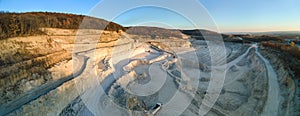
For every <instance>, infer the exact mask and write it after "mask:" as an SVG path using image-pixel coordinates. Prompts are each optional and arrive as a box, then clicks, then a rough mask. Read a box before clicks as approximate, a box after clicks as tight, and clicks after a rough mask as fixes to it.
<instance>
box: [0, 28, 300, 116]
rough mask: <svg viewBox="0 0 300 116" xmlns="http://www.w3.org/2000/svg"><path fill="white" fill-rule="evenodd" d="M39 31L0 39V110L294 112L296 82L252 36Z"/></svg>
mask: <svg viewBox="0 0 300 116" xmlns="http://www.w3.org/2000/svg"><path fill="white" fill-rule="evenodd" d="M43 31H45V33H46V35H39V36H28V37H16V38H9V39H5V40H0V43H1V46H0V48H1V51H0V64H1V69H0V84H1V86H0V116H2V115H9V116H10V115H11V116H14V115H49V116H54V115H61V116H65V115H72V116H73V115H78V116H81V115H83V116H86V115H91V116H93V115H95V116H98V115H111V116H119V115H120V116H121V115H122V116H123V115H134V116H135V115H141V116H144V115H146V114H145V110H150V109H151V108H152V107H153V106H154V105H155V104H156V103H162V104H163V105H162V107H161V109H160V110H159V112H158V113H157V114H155V115H157V116H173V115H183V116H194V115H195V116H197V115H206V116H225V115H230V116H239V115H241V116H257V115H262V116H283V115H286V116H292V115H299V112H298V111H299V107H297V104H298V103H299V102H298V101H297V100H299V99H298V98H297V96H298V95H296V93H297V90H298V89H299V88H298V86H297V83H298V82H297V81H296V80H294V79H293V78H292V77H291V76H290V75H289V73H287V72H288V71H286V70H285V69H284V68H280V67H282V65H284V64H283V61H282V60H281V59H279V58H276V55H274V54H273V53H272V52H267V48H262V47H261V46H260V45H259V44H257V43H252V44H241V43H230V42H225V43H224V44H223V43H219V44H214V45H213V46H208V43H207V42H206V41H204V40H197V39H193V38H191V37H188V36H187V35H183V37H182V38H178V37H168V38H160V39H153V38H147V37H144V36H143V37H142V36H140V35H133V34H127V33H126V32H111V31H102V30H92V29H82V30H71V29H56V28H45V29H43ZM100 34H101V37H99V35H100ZM224 52H225V53H224ZM221 54H224V55H221ZM212 57H213V59H214V60H212ZM213 73H217V74H213ZM222 74H224V75H223V76H224V77H225V78H224V79H218V78H216V77H215V75H222ZM213 81H214V82H218V83H220V90H219V92H216V93H213V92H210V91H208V89H209V85H210V83H212V82H213ZM212 94H216V95H217V98H216V99H215V100H214V97H210V96H211V95H212ZM207 102H211V105H209V104H210V103H207ZM203 108H204V109H207V111H206V112H201V109H203ZM203 113H204V114H203Z"/></svg>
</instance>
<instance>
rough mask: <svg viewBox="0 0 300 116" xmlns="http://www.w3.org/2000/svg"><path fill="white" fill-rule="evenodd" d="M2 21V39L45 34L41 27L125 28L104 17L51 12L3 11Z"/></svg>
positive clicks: (0, 20) (0, 35)
mask: <svg viewBox="0 0 300 116" xmlns="http://www.w3.org/2000/svg"><path fill="white" fill-rule="evenodd" d="M83 21H84V23H83V24H82V22H83ZM0 22H1V24H0V39H5V38H10V37H18V36H29V35H40V34H44V33H43V32H42V31H41V30H40V28H63V29H78V28H81V29H101V30H103V29H105V30H108V31H118V30H125V28H123V27H122V26H121V25H118V24H116V23H113V22H108V21H105V20H103V19H98V18H94V17H89V16H83V15H74V14H63V13H49V12H29V13H6V12H1V13H0Z"/></svg>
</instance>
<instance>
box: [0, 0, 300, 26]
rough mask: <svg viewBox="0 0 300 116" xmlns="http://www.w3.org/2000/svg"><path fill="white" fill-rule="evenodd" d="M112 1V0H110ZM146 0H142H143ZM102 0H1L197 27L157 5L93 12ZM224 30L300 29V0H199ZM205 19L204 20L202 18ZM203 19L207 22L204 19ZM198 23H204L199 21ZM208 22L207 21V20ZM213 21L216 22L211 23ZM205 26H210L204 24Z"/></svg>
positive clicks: (18, 7) (22, 8)
mask: <svg viewBox="0 0 300 116" xmlns="http://www.w3.org/2000/svg"><path fill="white" fill-rule="evenodd" d="M108 1H109V0H108ZM128 1H134V0H128ZM139 1H142V0H139ZM182 1H183V2H182V3H178V2H176V3H171V2H170V3H168V4H176V5H177V6H178V7H179V9H180V8H181V9H190V11H192V12H193V13H194V15H195V16H200V15H201V12H200V11H198V10H199V9H191V7H190V6H189V5H186V4H187V3H188V2H189V0H182ZM191 1H192V0H191ZM99 2H103V1H101V0H89V1H88V2H87V1H83V0H47V1H46V0H26V2H25V1H20V0H0V11H9V12H33V11H48V12H63V13H72V14H83V15H90V16H94V17H99V18H103V19H106V20H109V21H114V22H116V23H119V24H121V25H124V26H136V25H146V26H159V27H170V28H171V27H173V28H174V27H175V28H181V29H191V28H193V26H192V23H190V22H189V21H188V19H186V18H185V17H184V16H183V15H181V14H178V13H176V12H173V11H170V10H166V9H163V8H156V7H142V8H138V9H133V10H129V11H126V12H124V13H123V14H119V15H118V17H114V19H113V20H112V19H111V15H112V11H110V10H107V11H102V12H101V14H96V13H91V11H93V10H94V9H95V7H96V6H97V5H101V4H99ZM199 2H200V3H201V4H202V5H203V7H204V9H206V10H207V13H208V14H209V16H211V18H212V21H213V22H214V24H215V26H216V27H217V29H218V30H219V31H220V32H265V31H300V7H299V5H300V0H199ZM129 4H131V3H130V2H125V3H119V2H115V3H114V2H111V4H109V5H107V6H106V7H107V8H112V9H113V8H119V7H125V6H126V5H129ZM199 22H201V21H199ZM202 23H206V22H205V21H203V22H202ZM197 25H201V24H198V23H197ZM203 25H205V24H203ZM210 25H212V24H210ZM203 27H204V28H205V27H206V26H203Z"/></svg>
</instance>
